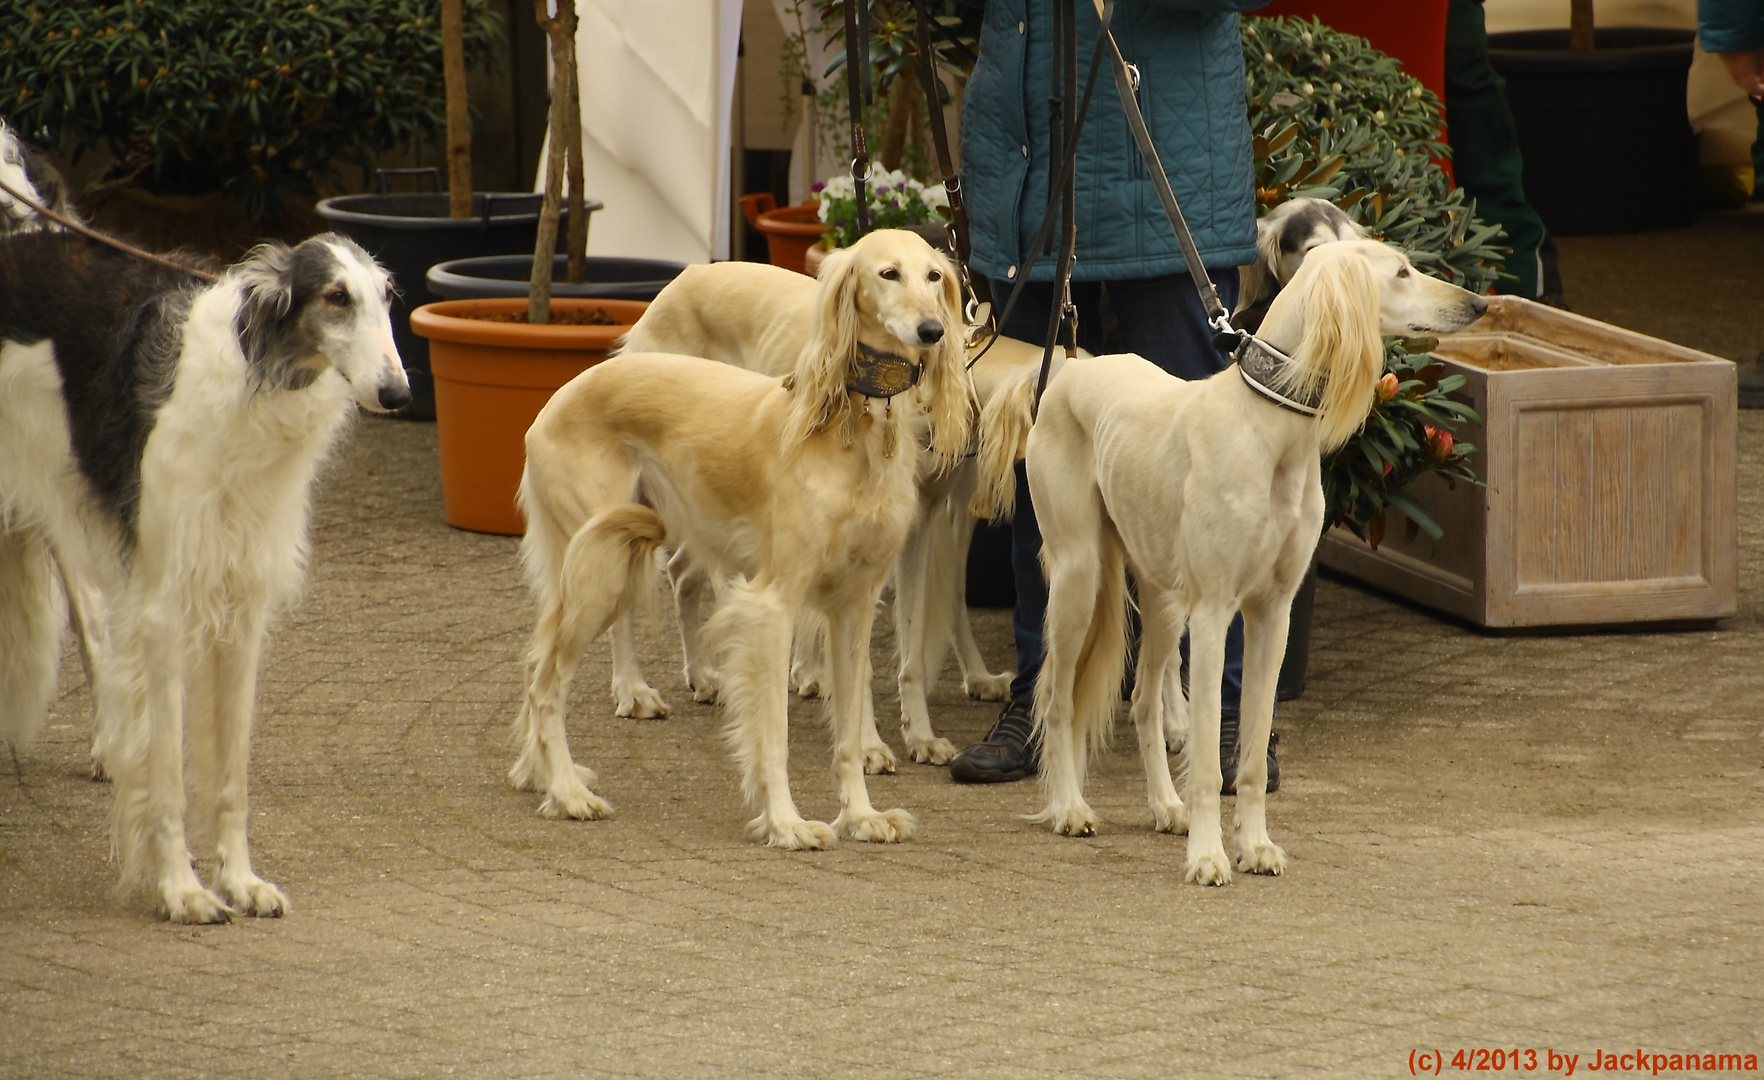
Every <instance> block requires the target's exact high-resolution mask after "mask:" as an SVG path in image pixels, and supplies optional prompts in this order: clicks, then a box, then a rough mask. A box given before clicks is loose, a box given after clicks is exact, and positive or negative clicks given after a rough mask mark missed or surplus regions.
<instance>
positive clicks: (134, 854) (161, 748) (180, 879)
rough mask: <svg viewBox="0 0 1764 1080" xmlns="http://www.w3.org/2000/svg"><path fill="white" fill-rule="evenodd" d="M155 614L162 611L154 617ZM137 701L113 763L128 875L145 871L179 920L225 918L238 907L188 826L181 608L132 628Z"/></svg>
mask: <svg viewBox="0 0 1764 1080" xmlns="http://www.w3.org/2000/svg"><path fill="white" fill-rule="evenodd" d="M154 615H157V616H158V617H154ZM134 633H135V635H136V640H135V642H134V648H133V649H132V650H131V651H132V653H133V655H134V656H135V657H136V658H138V660H139V662H140V664H141V672H140V674H139V677H140V678H141V679H142V680H143V691H144V692H143V694H142V698H141V701H140V703H139V704H140V706H141V707H140V709H139V711H138V712H137V714H136V715H135V716H133V717H132V718H131V723H132V724H134V725H136V730H135V731H134V732H132V733H131V734H130V735H128V736H127V737H126V738H125V740H124V741H125V742H127V743H128V744H129V745H128V746H127V747H126V748H125V749H124V752H123V753H122V754H120V755H118V757H120V758H121V759H122V761H121V762H118V761H117V760H116V759H115V758H113V759H112V762H111V763H112V764H113V765H114V766H115V767H116V768H115V773H114V776H115V781H116V800H117V829H118V833H119V841H118V847H119V848H121V849H122V850H123V852H124V862H123V865H124V872H125V875H126V876H129V877H134V876H145V877H147V878H149V879H150V880H151V881H152V882H153V885H154V890H155V892H157V893H158V897H159V907H160V912H161V913H162V914H163V915H165V917H166V918H167V919H170V920H171V921H172V922H178V923H217V922H226V921H228V920H229V919H231V918H232V917H233V915H234V912H233V909H232V908H231V907H229V906H228V905H227V903H226V902H225V901H224V900H222V899H221V898H220V896H219V895H218V894H216V893H214V892H211V891H209V890H208V889H206V888H204V887H203V885H202V881H201V879H200V878H198V877H197V876H196V869H195V866H194V865H193V864H192V861H191V858H190V848H189V844H188V842H187V840H186V839H185V833H184V810H185V801H184V678H185V671H186V670H187V665H188V663H189V659H190V657H189V649H190V641H189V639H188V638H187V637H186V635H185V634H183V633H181V632H180V623H179V618H178V616H177V615H172V616H170V617H166V616H164V615H163V614H159V613H154V614H153V615H149V616H148V617H146V618H145V619H143V621H142V624H141V625H140V626H138V627H136V628H135V630H134Z"/></svg>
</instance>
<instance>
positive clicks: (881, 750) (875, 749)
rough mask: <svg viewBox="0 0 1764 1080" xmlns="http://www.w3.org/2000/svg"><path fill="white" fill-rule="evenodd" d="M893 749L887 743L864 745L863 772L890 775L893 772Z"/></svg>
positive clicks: (872, 774)
mask: <svg viewBox="0 0 1764 1080" xmlns="http://www.w3.org/2000/svg"><path fill="white" fill-rule="evenodd" d="M894 767H895V761H894V751H892V750H890V749H888V744H887V743H881V742H879V743H871V744H869V745H867V746H865V747H864V773H865V774H866V775H869V776H890V775H893V773H894Z"/></svg>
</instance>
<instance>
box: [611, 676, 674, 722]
mask: <svg viewBox="0 0 1764 1080" xmlns="http://www.w3.org/2000/svg"><path fill="white" fill-rule="evenodd" d="M614 696H615V698H616V699H617V701H618V707H617V708H616V709H614V710H613V711H614V712H615V713H616V714H617V715H619V716H628V717H630V718H631V719H633V720H661V719H663V718H665V717H666V716H667V715H668V703H667V702H665V701H663V700H662V696H661V695H660V694H658V693H656V692H655V690H653V689H652V688H650V687H648V686H643V685H641V684H639V685H637V686H634V687H630V688H628V689H625V690H621V691H620V692H618V693H617V694H615V695H614Z"/></svg>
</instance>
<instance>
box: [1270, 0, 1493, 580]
mask: <svg viewBox="0 0 1764 1080" xmlns="http://www.w3.org/2000/svg"><path fill="white" fill-rule="evenodd" d="M1243 59H1244V69H1245V71H1246V72H1247V74H1248V94H1249V112H1250V124H1251V126H1252V128H1253V129H1254V130H1255V132H1256V135H1255V140H1254V152H1255V163H1256V199H1257V204H1258V210H1259V211H1266V210H1269V209H1272V208H1273V207H1275V206H1278V205H1280V204H1281V203H1283V202H1285V201H1286V200H1287V199H1294V198H1303V197H1311V198H1319V199H1328V200H1329V201H1331V202H1333V203H1335V204H1336V205H1337V206H1339V207H1341V208H1342V209H1343V210H1345V211H1346V212H1347V214H1348V216H1349V217H1352V218H1353V219H1355V220H1356V221H1358V222H1359V223H1360V224H1361V225H1362V226H1364V227H1365V228H1366V230H1367V231H1368V232H1370V233H1371V234H1372V236H1374V237H1376V238H1377V239H1380V240H1384V241H1386V242H1388V243H1391V244H1395V245H1396V246H1397V247H1400V248H1402V249H1403V250H1404V251H1405V252H1407V253H1408V256H1409V259H1410V261H1411V262H1413V263H1414V264H1415V268H1416V269H1418V270H1421V271H1422V272H1424V273H1427V274H1431V275H1433V276H1434V277H1438V278H1442V279H1444V280H1446V281H1450V282H1452V283H1453V284H1456V285H1461V286H1463V287H1464V288H1466V289H1469V290H1470V291H1472V292H1477V293H1481V292H1486V291H1488V289H1490V288H1491V287H1492V286H1493V285H1494V284H1495V282H1496V281H1497V280H1498V279H1499V278H1500V277H1501V276H1503V275H1504V273H1505V272H1504V268H1503V260H1504V258H1505V256H1506V255H1507V254H1508V253H1509V249H1508V248H1505V247H1502V246H1500V240H1501V239H1502V238H1503V235H1504V234H1503V233H1502V231H1501V228H1500V226H1499V225H1492V224H1487V223H1484V222H1481V221H1478V220H1477V218H1476V204H1475V202H1474V201H1473V200H1471V199H1470V198H1469V197H1468V196H1466V195H1465V193H1464V191H1463V189H1461V188H1454V187H1452V184H1451V180H1450V178H1449V177H1447V175H1446V173H1445V169H1444V168H1443V167H1442V166H1441V165H1440V162H1442V161H1446V160H1448V159H1449V158H1450V157H1451V148H1450V147H1449V146H1446V145H1445V144H1444V143H1442V142H1440V141H1439V133H1440V131H1441V130H1442V129H1443V128H1444V126H1445V121H1444V119H1443V117H1442V116H1441V114H1440V104H1439V98H1438V97H1436V96H1435V95H1434V93H1433V91H1431V90H1428V89H1426V88H1425V87H1423V86H1422V85H1421V83H1420V82H1418V81H1417V80H1416V79H1415V78H1414V77H1412V76H1410V75H1408V74H1405V73H1404V71H1403V69H1402V66H1401V65H1400V64H1398V63H1397V61H1396V60H1394V59H1392V58H1391V57H1389V56H1387V55H1385V54H1384V53H1381V52H1379V51H1378V50H1377V49H1374V48H1372V46H1371V45H1370V44H1368V43H1367V42H1366V40H1365V39H1364V38H1358V37H1353V36H1351V35H1348V34H1343V33H1340V32H1339V31H1336V30H1333V29H1331V28H1329V27H1327V26H1324V25H1323V24H1322V23H1321V22H1318V21H1317V20H1314V19H1311V20H1306V19H1299V18H1291V17H1288V18H1270V19H1245V20H1244V21H1243ZM1428 347H1430V346H1428V345H1427V344H1426V343H1419V344H1418V343H1404V342H1401V341H1397V340H1395V339H1392V340H1390V341H1387V342H1386V347H1385V371H1386V372H1387V374H1386V376H1385V381H1384V382H1383V383H1382V384H1380V388H1379V394H1378V401H1377V403H1376V404H1375V405H1374V406H1373V409H1372V414H1371V416H1369V417H1367V419H1366V426H1365V428H1364V429H1362V430H1361V432H1360V434H1359V435H1358V436H1356V437H1355V438H1353V439H1351V440H1349V442H1348V443H1347V445H1346V446H1343V447H1342V448H1341V449H1340V450H1338V451H1336V452H1335V453H1334V454H1333V455H1331V456H1330V457H1329V458H1327V459H1325V461H1324V462H1323V497H1324V503H1325V505H1326V510H1325V519H1324V520H1325V523H1326V524H1327V525H1343V526H1346V527H1347V528H1349V529H1351V530H1353V532H1354V533H1355V534H1357V535H1358V536H1360V537H1362V538H1364V539H1366V540H1368V541H1369V542H1370V543H1371V544H1372V546H1373V547H1377V546H1378V544H1379V543H1380V542H1381V541H1382V540H1383V539H1384V534H1385V518H1386V511H1388V510H1391V509H1395V510H1396V511H1397V512H1398V513H1400V514H1401V515H1402V516H1403V517H1405V518H1406V519H1408V528H1409V530H1411V531H1414V530H1420V531H1422V532H1425V533H1427V535H1428V536H1429V537H1431V538H1433V539H1435V540H1437V539H1439V537H1440V536H1441V535H1442V533H1441V530H1440V527H1439V525H1438V523H1437V522H1435V521H1434V519H1433V516H1432V514H1430V513H1429V512H1428V510H1427V507H1426V506H1425V505H1423V504H1422V503H1421V502H1420V501H1419V500H1418V499H1416V498H1415V497H1414V496H1413V495H1411V494H1409V492H1408V491H1407V490H1406V489H1407V488H1408V486H1409V485H1410V484H1411V483H1413V482H1414V481H1415V480H1417V479H1419V478H1420V477H1422V476H1424V475H1427V474H1429V473H1432V474H1434V475H1436V476H1438V477H1440V478H1441V479H1442V480H1444V481H1445V483H1446V484H1447V485H1452V486H1455V485H1456V484H1457V483H1458V482H1459V481H1463V482H1466V483H1472V484H1475V483H1480V481H1479V480H1478V479H1477V478H1476V471H1475V468H1474V467H1473V466H1472V464H1471V462H1470V459H1471V457H1472V456H1473V455H1474V454H1475V453H1476V447H1475V446H1472V445H1470V444H1469V443H1463V442H1457V441H1456V440H1455V439H1454V438H1453V437H1452V434H1451V432H1452V431H1453V430H1454V429H1455V428H1456V427H1457V426H1458V425H1459V424H1460V423H1464V422H1469V423H1480V422H1481V418H1480V417H1478V416H1477V415H1476V412H1475V410H1473V409H1471V408H1470V406H1469V405H1468V404H1466V403H1465V402H1464V401H1463V400H1462V399H1461V397H1453V396H1452V395H1453V394H1454V393H1456V392H1457V391H1459V390H1460V389H1461V388H1462V386H1463V383H1464V378H1463V376H1461V375H1451V376H1447V375H1446V374H1445V369H1444V368H1443V367H1442V366H1441V365H1439V364H1438V363H1435V362H1433V361H1431V360H1430V359H1429V358H1428V356H1427V348H1428ZM1411 349H1413V350H1414V351H1413V352H1411V351H1410V350H1411Z"/></svg>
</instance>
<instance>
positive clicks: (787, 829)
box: [747, 814, 839, 851]
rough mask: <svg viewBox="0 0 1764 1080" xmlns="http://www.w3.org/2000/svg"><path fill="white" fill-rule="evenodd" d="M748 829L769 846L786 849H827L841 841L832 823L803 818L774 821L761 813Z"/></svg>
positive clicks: (755, 837) (750, 823) (749, 824)
mask: <svg viewBox="0 0 1764 1080" xmlns="http://www.w3.org/2000/svg"><path fill="white" fill-rule="evenodd" d="M747 831H748V832H749V833H751V834H752V835H753V837H754V839H756V840H764V841H765V842H766V845H767V846H768V847H775V848H783V849H784V850H785V851H825V850H827V849H828V848H830V847H834V846H836V845H837V844H838V843H839V838H838V836H837V835H835V833H834V832H833V827H832V826H831V825H828V824H827V823H826V822H824V821H806V820H804V819H802V818H792V819H789V820H780V821H772V820H770V819H768V818H767V817H766V815H764V814H761V815H760V816H759V817H756V818H754V819H753V820H752V821H751V822H749V823H748V826H747Z"/></svg>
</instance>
